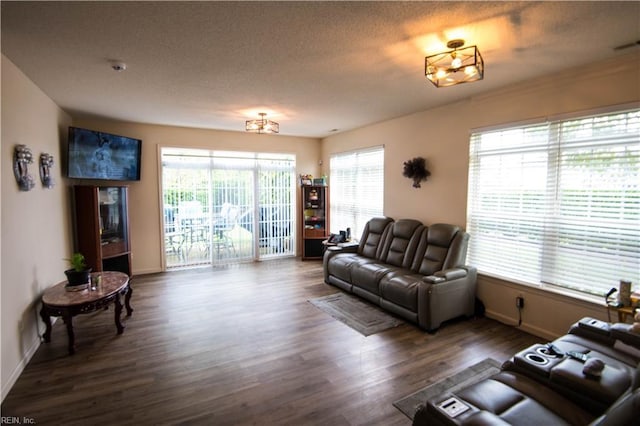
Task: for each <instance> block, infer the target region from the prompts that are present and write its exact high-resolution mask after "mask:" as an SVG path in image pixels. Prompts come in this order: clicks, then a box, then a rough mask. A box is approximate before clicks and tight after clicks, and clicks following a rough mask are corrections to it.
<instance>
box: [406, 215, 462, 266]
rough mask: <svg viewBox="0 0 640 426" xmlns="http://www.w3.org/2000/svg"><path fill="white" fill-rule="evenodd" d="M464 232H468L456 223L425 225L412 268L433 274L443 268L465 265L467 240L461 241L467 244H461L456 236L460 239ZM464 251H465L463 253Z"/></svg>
mask: <svg viewBox="0 0 640 426" xmlns="http://www.w3.org/2000/svg"><path fill="white" fill-rule="evenodd" d="M458 234H460V235H458ZM463 234H466V233H462V232H461V230H460V227H458V226H455V225H449V224H444V223H436V224H434V225H431V226H429V227H425V229H424V231H423V232H422V235H421V236H420V241H419V243H418V248H417V250H416V255H415V257H414V260H413V263H412V265H411V269H412V270H413V271H414V272H418V273H420V274H422V275H431V274H433V273H434V272H437V271H440V270H442V269H448V268H452V267H456V266H459V265H463V264H464V261H465V259H464V257H466V242H464V241H461V242H460V243H462V242H464V243H465V244H460V243H458V241H457V240H456V236H458V239H459V238H461V237H462V235H463ZM454 242H455V243H456V244H454ZM462 247H464V249H462ZM462 251H464V253H461V252H462ZM463 255H464V257H462V256H463Z"/></svg>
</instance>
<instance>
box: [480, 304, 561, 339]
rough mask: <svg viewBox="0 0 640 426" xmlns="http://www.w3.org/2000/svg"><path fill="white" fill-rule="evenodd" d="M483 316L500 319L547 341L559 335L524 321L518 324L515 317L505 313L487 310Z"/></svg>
mask: <svg viewBox="0 0 640 426" xmlns="http://www.w3.org/2000/svg"><path fill="white" fill-rule="evenodd" d="M485 316H486V317H487V318H491V319H494V320H496V321H500V322H501V323H503V324H506V325H510V326H512V327H516V328H519V329H520V330H522V331H526V332H527V333H529V334H533V335H534V336H538V337H540V338H542V339H546V340H548V341H551V340H555V339H557V338H558V337H560V336H558V335H556V334H555V333H553V332H551V331H549V330H545V329H543V328H540V327H534V326H531V325H528V324H526V323H522V324H521V325H520V326H518V320H517V319H516V318H511V317H508V316H506V315H503V314H501V313H498V312H495V311H491V310H487V311H485Z"/></svg>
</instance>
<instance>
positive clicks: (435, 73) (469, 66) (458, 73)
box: [424, 39, 484, 87]
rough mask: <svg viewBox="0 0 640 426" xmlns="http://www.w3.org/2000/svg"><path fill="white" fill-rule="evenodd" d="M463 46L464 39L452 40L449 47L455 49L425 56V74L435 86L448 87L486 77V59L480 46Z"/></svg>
mask: <svg viewBox="0 0 640 426" xmlns="http://www.w3.org/2000/svg"><path fill="white" fill-rule="evenodd" d="M462 46H464V40H460V39H456V40H451V41H450V42H448V43H447V47H448V48H449V49H453V50H451V51H449V52H443V53H437V54H435V55H431V56H427V57H426V58H425V62H424V74H425V75H426V76H427V78H428V79H429V81H430V82H432V83H433V85H434V86H436V87H447V86H453V85H456V84H461V83H470V82H472V81H478V80H482V79H483V78H484V61H483V60H482V55H480V51H479V50H478V48H477V47H476V46H469V47H462Z"/></svg>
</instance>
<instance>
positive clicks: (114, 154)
mask: <svg viewBox="0 0 640 426" xmlns="http://www.w3.org/2000/svg"><path fill="white" fill-rule="evenodd" d="M141 153H142V141H141V140H140V139H134V138H128V137H126V136H118V135H112V134H110V133H104V132H97V131H95V130H89V129H81V128H79V127H69V147H68V151H67V154H68V155H67V160H68V162H67V165H68V172H67V177H70V178H75V179H104V180H125V181H126V180H129V181H132V180H140V157H141Z"/></svg>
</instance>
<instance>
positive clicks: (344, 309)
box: [309, 293, 404, 336]
mask: <svg viewBox="0 0 640 426" xmlns="http://www.w3.org/2000/svg"><path fill="white" fill-rule="evenodd" d="M309 302H310V303H311V304H313V305H314V306H316V307H317V308H319V309H320V310H322V311H324V312H326V313H327V314H329V315H331V316H332V317H333V318H335V319H337V320H338V321H341V322H343V323H344V324H346V325H348V326H349V327H351V328H352V329H354V330H356V331H357V332H359V333H360V334H362V335H363V336H370V335H372V334H376V333H380V332H381V331H385V330H388V329H390V328H393V327H397V326H399V325H401V324H404V322H403V321H402V320H399V319H397V318H395V317H393V316H391V315H389V314H388V313H386V312H384V311H383V310H381V309H379V308H377V307H376V306H373V305H370V304H368V303H366V302H364V301H363V300H360V299H359V298H357V297H356V296H351V295H349V294H347V293H335V294H330V295H328V296H323V297H317V298H315V299H309Z"/></svg>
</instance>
